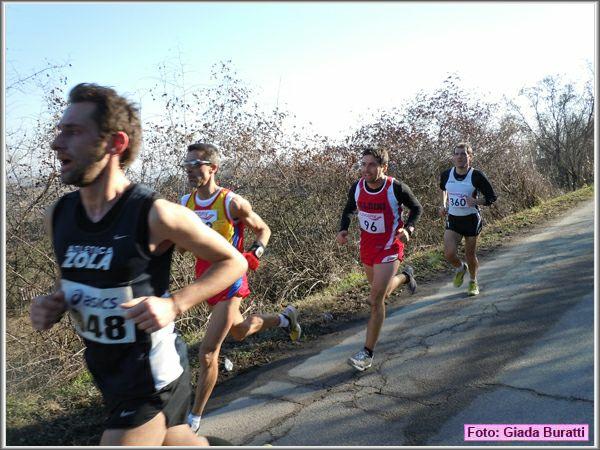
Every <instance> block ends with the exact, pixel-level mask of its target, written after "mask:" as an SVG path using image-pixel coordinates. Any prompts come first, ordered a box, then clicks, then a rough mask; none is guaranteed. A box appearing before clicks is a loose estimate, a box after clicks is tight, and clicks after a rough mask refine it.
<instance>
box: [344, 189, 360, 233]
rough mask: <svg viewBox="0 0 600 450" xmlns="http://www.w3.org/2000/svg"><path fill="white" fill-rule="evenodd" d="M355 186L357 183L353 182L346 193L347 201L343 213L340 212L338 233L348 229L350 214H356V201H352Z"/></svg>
mask: <svg viewBox="0 0 600 450" xmlns="http://www.w3.org/2000/svg"><path fill="white" fill-rule="evenodd" d="M357 185H358V181H357V182H355V183H354V184H353V185H352V187H351V188H350V190H349V191H348V201H347V202H346V206H345V207H344V211H342V219H341V220H340V231H347V230H348V228H350V217H352V214H354V213H355V212H356V200H355V199H354V192H355V191H356V186H357Z"/></svg>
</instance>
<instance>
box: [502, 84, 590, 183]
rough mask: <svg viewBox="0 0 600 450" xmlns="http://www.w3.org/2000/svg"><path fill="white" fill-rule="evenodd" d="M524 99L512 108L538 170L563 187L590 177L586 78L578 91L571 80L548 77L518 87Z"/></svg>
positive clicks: (586, 180) (587, 181) (588, 113)
mask: <svg viewBox="0 0 600 450" xmlns="http://www.w3.org/2000/svg"><path fill="white" fill-rule="evenodd" d="M520 97H521V98H522V99H523V100H524V101H525V104H524V105H520V106H518V105H517V104H516V103H514V102H512V103H511V104H512V107H513V110H514V111H515V112H516V113H517V115H518V117H519V118H520V122H521V124H522V126H523V128H524V129H525V131H526V132H527V134H528V135H529V137H530V139H531V140H532V141H533V143H534V160H535V163H536V165H537V166H538V168H539V170H540V172H542V173H545V174H547V175H548V177H549V178H550V179H551V180H552V182H553V183H554V184H556V185H557V186H558V187H560V188H563V189H570V190H573V189H577V188H579V187H581V186H583V185H585V184H588V183H591V182H593V180H594V91H593V85H592V81H591V80H587V82H586V83H585V85H584V86H583V89H582V90H581V91H580V92H578V90H577V88H576V86H575V85H574V84H573V83H571V82H566V83H565V82H563V81H562V80H561V78H560V77H559V76H549V77H546V78H544V79H543V80H542V81H540V82H539V83H538V84H537V85H536V86H533V87H528V88H525V89H522V90H521V92H520Z"/></svg>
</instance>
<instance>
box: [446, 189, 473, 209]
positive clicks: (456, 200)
mask: <svg viewBox="0 0 600 450" xmlns="http://www.w3.org/2000/svg"><path fill="white" fill-rule="evenodd" d="M448 202H449V205H450V206H452V207H454V208H469V207H470V206H469V205H467V196H466V195H465V194H461V193H460V192H449V193H448Z"/></svg>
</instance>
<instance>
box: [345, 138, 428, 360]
mask: <svg viewBox="0 0 600 450" xmlns="http://www.w3.org/2000/svg"><path fill="white" fill-rule="evenodd" d="M388 160H389V157H388V153H387V151H386V150H383V149H375V148H366V149H365V150H363V152H362V160H361V175H362V178H361V179H360V180H358V181H357V182H356V183H354V184H353V185H352V187H351V188H350V191H349V192H348V201H347V203H346V207H345V208H344V211H343V213H342V219H341V223H340V231H339V233H338V234H337V236H336V239H337V241H338V243H340V244H346V243H347V242H348V227H349V226H350V218H351V216H352V215H353V214H354V213H355V212H358V223H359V226H360V260H361V262H362V263H363V267H364V269H365V273H366V275H367V279H368V281H369V284H370V286H371V290H370V293H369V304H370V305H371V316H370V318H369V322H368V324H367V337H366V340H365V346H364V348H363V349H362V350H360V351H358V352H357V353H356V354H355V355H353V356H352V357H351V358H349V359H348V363H349V364H350V365H352V366H353V367H355V368H356V369H358V370H361V371H362V370H365V369H368V368H369V367H371V365H372V363H373V350H374V348H375V344H376V343H377V340H378V338H379V332H380V331H381V327H382V325H383V320H384V319H385V299H386V298H387V297H388V296H389V295H390V294H391V293H392V291H393V290H394V289H396V288H397V287H398V286H401V285H403V284H406V285H408V288H409V290H410V292H411V293H412V294H414V293H415V291H416V288H417V283H416V281H415V278H414V270H413V268H412V267H410V266H406V267H405V268H404V270H403V271H402V273H400V274H398V273H397V272H398V269H399V268H400V262H401V261H402V260H403V258H404V245H405V244H406V243H408V241H409V240H410V236H411V235H412V233H413V231H414V226H415V223H416V222H417V220H418V219H419V216H420V215H421V212H422V210H423V208H422V206H421V204H420V203H419V201H418V200H417V199H416V198H415V196H414V195H413V193H412V191H411V190H410V188H409V187H408V186H407V185H406V184H404V183H402V182H400V181H398V180H396V179H394V178H392V177H388V176H387V175H386V174H385V173H386V172H387V167H388ZM403 206H404V207H406V208H407V209H408V210H409V214H408V218H407V219H406V223H404V222H403V220H402V209H403Z"/></svg>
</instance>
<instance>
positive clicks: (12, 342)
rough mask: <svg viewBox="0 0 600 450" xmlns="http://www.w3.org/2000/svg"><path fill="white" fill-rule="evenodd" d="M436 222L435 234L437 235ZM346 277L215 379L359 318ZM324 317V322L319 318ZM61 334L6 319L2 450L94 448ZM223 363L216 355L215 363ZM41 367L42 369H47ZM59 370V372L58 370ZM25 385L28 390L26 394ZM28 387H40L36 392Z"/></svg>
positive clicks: (556, 206) (432, 267) (353, 286)
mask: <svg viewBox="0 0 600 450" xmlns="http://www.w3.org/2000/svg"><path fill="white" fill-rule="evenodd" d="M593 193H594V191H593V186H589V187H586V188H583V189H580V190H578V191H575V192H572V193H569V194H566V195H563V196H561V197H557V198H554V199H551V200H548V201H546V202H542V203H541V204H539V205H538V206H536V207H534V208H531V209H528V210H525V211H522V212H519V213H516V214H513V215H510V216H508V217H505V218H504V219H501V220H498V221H495V222H493V223H491V224H488V225H487V226H486V228H485V230H484V233H483V234H482V238H481V241H480V246H479V248H480V253H482V254H485V253H490V252H493V250H494V249H496V248H498V247H500V246H502V244H503V243H504V242H506V240H507V239H509V238H510V237H511V236H515V235H521V234H523V233H528V232H531V231H532V230H535V228H536V227H538V226H540V225H543V224H544V223H545V222H546V221H548V220H552V219H555V218H556V211H565V210H568V209H569V208H572V207H574V206H576V205H577V204H578V203H580V202H582V201H584V200H588V199H590V198H592V197H593ZM441 230H442V226H441V224H440V233H441V232H442V231H441ZM406 263H408V264H411V265H413V266H414V267H415V269H416V271H417V277H418V280H419V282H420V283H422V284H423V283H427V281H430V280H434V279H437V278H439V277H441V276H446V274H448V273H450V271H451V269H450V267H449V265H448V264H446V263H445V261H444V259H443V256H442V248H441V245H438V246H429V247H427V248H421V249H419V250H417V251H415V252H413V253H412V254H410V255H409V256H408V257H407V259H406ZM355 269H356V270H355V271H351V272H349V273H348V274H347V275H345V276H344V277H340V278H339V279H338V280H336V281H334V282H333V283H332V284H331V285H330V287H329V288H327V289H325V290H323V291H322V292H319V293H317V294H312V295H309V296H306V297H304V298H302V299H299V300H296V301H294V302H293V303H294V305H295V306H296V307H297V308H298V309H299V310H300V311H301V322H302V326H303V330H304V333H303V338H302V339H301V342H300V343H292V342H290V341H289V340H288V339H287V336H286V335H285V333H284V331H283V330H281V329H275V330H267V331H266V332H265V333H261V334H259V335H255V336H251V337H249V338H248V339H246V341H244V342H241V343H238V342H234V341H233V340H229V339H228V340H226V342H225V344H224V346H223V350H222V355H223V356H226V357H228V358H229V359H230V360H232V361H233V363H234V369H233V370H232V371H231V372H226V371H224V370H221V371H220V375H219V381H220V382H221V381H223V380H225V379H228V378H231V377H234V376H236V375H238V374H240V373H243V372H246V371H248V370H250V369H251V368H252V367H256V366H261V365H263V364H267V363H269V362H272V361H275V360H277V359H279V358H281V357H283V356H285V355H289V352H293V351H294V349H296V348H297V347H298V346H310V345H311V342H312V341H314V340H315V339H318V338H320V337H322V336H323V335H325V334H327V333H330V332H332V331H335V330H339V329H341V328H343V327H344V326H347V324H348V323H349V322H351V321H356V320H357V319H359V318H361V317H366V314H367V311H368V309H367V308H366V303H365V299H366V295H367V292H368V290H367V284H366V280H365V278H364V276H363V275H362V273H361V272H360V268H359V267H358V266H356V268H355ZM405 299H406V295H404V294H401V295H394V296H393V297H392V298H390V299H389V302H390V303H391V304H393V305H398V304H399V303H400V302H403V301H406V300H405ZM283 306H284V305H283V303H281V304H271V303H268V302H261V301H260V300H258V301H256V302H255V303H251V304H250V305H249V309H248V312H258V311H260V310H261V309H262V311H261V312H277V311H279V310H280V309H281V308H282V307H283ZM326 315H328V316H329V317H326ZM186 320H191V319H186V318H185V317H184V318H183V319H182V323H181V325H183V328H184V330H187V332H186V334H185V335H184V337H185V339H186V340H187V341H188V342H189V343H190V344H191V346H190V349H191V350H190V361H191V363H192V366H193V370H194V371H195V370H197V356H196V349H197V345H198V343H199V342H200V341H201V339H202V333H203V329H202V327H197V326H196V327H191V326H189V327H187V328H186V326H185V321H186ZM69 326H70V325H69V324H68V323H66V324H64V329H57V330H56V331H55V332H54V333H44V334H42V333H35V334H32V333H31V328H30V325H29V322H28V319H27V317H26V316H21V317H12V318H8V319H7V330H6V336H7V345H6V349H7V362H8V365H7V368H6V371H7V387H8V389H7V397H6V412H7V416H6V426H7V429H6V433H7V434H6V439H7V441H6V443H7V444H8V445H46V446H47V445H95V444H97V442H98V440H99V436H100V432H101V429H102V420H103V419H102V409H101V399H100V396H99V394H98V392H97V391H96V389H95V387H94V386H93V383H92V381H91V379H90V376H89V374H88V372H87V371H86V370H85V369H84V368H83V365H82V360H81V358H79V356H80V355H78V356H75V357H74V356H73V353H72V352H70V351H69V349H71V348H77V345H78V338H77V337H76V336H75V335H74V334H73V333H72V332H70V331H67V329H68V328H69ZM42 340H43V341H44V342H46V343H48V342H51V343H54V345H53V346H50V347H46V348H47V349H48V350H47V351H46V352H45V353H44V354H38V353H37V352H35V351H31V350H30V351H28V350H27V349H34V348H36V346H39V345H40V344H41V341H42ZM221 359H223V358H221ZM51 361H56V367H57V370H58V367H63V366H64V365H65V364H67V365H68V364H71V367H72V370H71V371H70V372H69V373H68V374H66V375H63V376H61V377H57V379H56V381H55V382H54V383H50V384H48V383H47V382H48V377H50V376H51V375H52V374H49V373H47V372H46V371H44V370H40V371H38V370H36V368H37V367H42V366H44V367H47V366H48V364H49V367H52V364H51ZM46 370H47V369H46ZM61 373H64V370H63V369H61ZM25 386H29V387H28V388H27V389H25V388H24V387H25ZM35 386H41V388H40V389H35Z"/></svg>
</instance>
